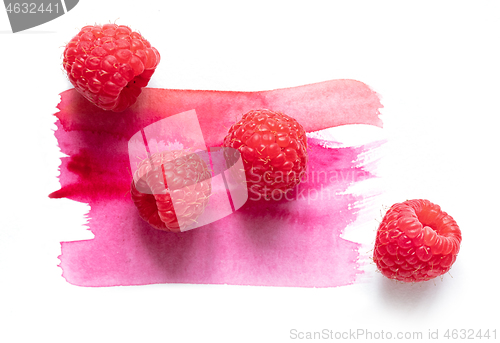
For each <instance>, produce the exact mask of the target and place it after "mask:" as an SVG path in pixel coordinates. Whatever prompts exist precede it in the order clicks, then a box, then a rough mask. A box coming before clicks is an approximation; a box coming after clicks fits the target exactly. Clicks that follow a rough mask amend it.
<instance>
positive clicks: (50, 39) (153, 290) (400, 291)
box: [0, 0, 500, 342]
mask: <svg viewBox="0 0 500 343" xmlns="http://www.w3.org/2000/svg"><path fill="white" fill-rule="evenodd" d="M403 3H404V4H403ZM115 20H116V21H117V23H118V24H125V25H130V26H131V27H132V28H133V29H136V30H139V31H140V32H141V33H142V34H143V35H144V36H145V37H146V38H147V39H148V40H149V41H150V42H151V43H152V44H153V45H154V46H155V47H156V48H157V49H158V50H159V51H160V53H161V56H162V61H161V63H160V65H159V67H158V69H157V71H156V73H155V74H154V76H153V78H152V81H151V82H150V84H149V87H158V88H178V89H213V90H242V91H257V90H267V89H275V88H282V87H292V86H299V85H303V84H308V83H315V82H320V81H325V80H330V79H339V78H348V79H356V80H359V81H362V82H365V83H366V84H368V85H369V86H370V87H372V88H373V89H374V90H375V91H376V92H378V93H379V94H380V95H381V98H382V103H383V105H384V108H383V109H382V114H383V115H382V118H383V121H384V125H385V126H384V129H383V130H381V132H382V133H383V136H384V137H386V138H387V139H388V141H389V143H388V144H387V146H386V149H385V150H384V156H383V159H382V161H381V163H380V175H382V176H383V178H382V180H383V184H384V186H383V187H384V190H385V193H384V195H383V196H381V197H380V198H379V199H378V200H377V201H378V202H379V203H378V208H379V209H380V210H382V209H383V206H387V205H391V204H392V203H394V202H400V201H404V200H406V199H412V198H427V199H429V200H431V201H433V202H435V203H437V204H439V205H441V207H442V208H443V209H444V210H445V211H447V212H448V213H449V214H451V215H452V216H453V217H454V218H455V219H456V221H457V222H458V224H459V225H460V227H461V229H462V233H463V243H462V249H461V251H460V254H459V256H458V259H457V262H456V263H455V265H454V266H453V268H452V269H451V275H452V276H453V277H452V276H450V275H449V274H447V275H446V276H445V277H444V278H443V280H442V281H441V279H439V278H438V279H437V280H436V281H435V282H433V281H430V282H426V283H423V284H415V285H409V284H400V283H395V282H391V281H390V280H386V279H384V277H383V276H381V275H380V274H379V273H375V266H374V265H369V266H368V267H367V274H366V278H365V279H364V280H363V282H361V283H358V284H356V285H352V286H345V287H339V288H326V289H307V288H279V287H249V286H227V285H226V286H218V285H184V284H176V285H171V284H166V285H151V286H135V287H111V288H83V287H77V286H72V285H70V284H68V283H66V281H65V280H64V279H63V278H62V277H61V269H60V268H59V267H57V264H58V263H59V260H58V259H57V256H58V255H59V254H60V243H59V242H60V241H67V240H78V239H89V238H91V237H92V234H91V233H90V232H89V231H86V230H85V227H84V226H83V224H84V223H85V222H86V218H85V213H87V211H88V206H87V205H85V204H81V203H77V202H73V201H70V200H67V199H58V200H54V199H49V198H48V194H49V193H51V192H52V191H55V190H57V189H59V183H58V180H57V175H58V166H59V164H60V160H59V158H60V157H61V156H63V155H62V154H61V153H60V151H59V149H58V147H57V141H56V139H55V137H54V135H53V130H55V125H54V122H55V117H54V116H53V115H52V114H53V113H54V112H56V108H55V106H56V105H57V104H58V102H59V96H58V94H59V93H60V92H62V91H64V90H65V89H68V88H71V85H70V84H69V82H68V81H67V79H66V77H65V75H64V73H63V69H62V66H61V61H62V59H61V57H62V52H63V47H64V44H65V43H66V42H67V41H69V40H70V39H71V37H72V36H73V35H75V34H76V33H77V32H78V30H79V28H81V27H82V26H84V25H86V24H94V23H107V22H109V21H111V22H113V21H115ZM0 31H1V32H0V47H1V50H0V66H1V67H2V75H1V76H0V80H1V82H0V99H1V102H0V103H1V106H2V107H1V123H2V134H1V135H0V156H1V157H2V162H1V163H2V165H1V167H2V168H1V169H0V175H1V180H2V192H1V193H0V194H1V196H2V197H1V199H2V206H1V216H0V341H2V342H22V341H24V342H28V341H29V342H39V341H42V340H43V341H50V342H118V341H121V342H139V341H141V342H207V341H217V342H289V341H305V340H299V339H295V340H293V339H291V335H290V330H291V329H296V330H298V331H301V332H307V331H321V330H323V329H328V330H333V331H334V332H335V331H338V332H344V331H349V330H357V329H367V330H371V331H372V332H379V333H380V332H381V331H382V330H383V331H384V332H387V331H390V332H392V333H393V334H394V335H395V334H396V332H398V331H401V332H405V331H411V332H413V331H421V332H423V337H424V338H426V337H427V335H428V332H429V330H432V331H435V330H436V329H439V334H440V335H441V337H442V335H443V334H444V332H445V330H446V329H474V330H479V329H482V330H483V332H484V330H486V329H489V330H490V333H491V331H492V330H494V329H496V330H497V339H500V326H499V325H498V323H499V320H498V319H499V318H498V317H499V316H498V306H499V297H498V293H497V290H498V278H497V270H498V256H499V255H498V240H499V238H500V234H499V229H500V228H499V219H498V217H497V214H498V205H499V202H498V199H497V195H498V194H499V191H500V189H499V183H498V178H499V175H498V162H497V159H498V156H499V155H498V150H497V149H498V139H497V138H496V137H497V136H498V135H497V131H498V122H499V121H498V117H499V115H500V113H499V112H500V111H499V103H500V102H499V98H500V86H499V85H500V83H499V78H500V67H499V66H500V53H499V52H500V49H499V44H500V2H498V1H475V2H472V1H471V2H468V3H464V2H460V1H458V2H457V1H454V2H445V1H419V2H415V3H414V5H408V4H406V2H402V1H390V2H389V1H343V2H334V1H328V2H317V1H310V2H307V4H306V2H300V3H299V2H292V1H290V2H289V1H279V2H271V1H262V2H261V1H251V2H250V1H249V2H246V3H242V2H235V1H227V2H214V1H206V2H202V1H199V2H196V1H175V2H174V1H159V0H158V1H148V0H141V1H134V2H130V3H129V4H126V2H125V1H118V0H109V1H102V0H81V1H80V3H79V4H78V5H77V6H76V7H75V8H74V9H73V10H72V11H70V12H68V13H67V14H66V15H64V16H62V17H60V18H58V19H56V20H53V21H52V22H49V23H46V24H44V25H41V26H38V27H35V28H32V29H30V30H27V31H24V32H20V33H16V34H12V33H10V26H9V23H8V19H7V14H6V12H5V11H3V10H0ZM358 129H359V130H351V131H349V129H348V130H347V131H346V130H342V129H340V130H339V135H341V134H344V136H345V137H347V138H351V139H353V141H356V140H359V141H362V140H363V139H364V134H363V132H365V131H364V130H363V128H358ZM353 132H354V133H353ZM356 132H358V135H360V136H356V135H355V133H356ZM366 132H368V133H369V132H371V133H373V130H371V129H367V131H366ZM377 132H378V131H377ZM346 133H347V134H348V135H347V136H346V135H345V134H346ZM378 133H380V132H378ZM378 133H377V134H378ZM378 217H380V216H378ZM373 219H374V220H373V225H371V226H370V227H369V228H363V229H360V230H358V231H357V232H358V233H357V239H358V240H359V241H361V242H364V243H366V244H371V243H373V238H374V235H375V230H376V221H375V219H380V218H376V216H375V217H374V218H373ZM368 250H369V247H367V249H366V251H363V253H364V254H365V255H366V256H369V252H368ZM491 340H492V339H490V341H491ZM450 341H452V340H450ZM483 341H484V339H483Z"/></svg>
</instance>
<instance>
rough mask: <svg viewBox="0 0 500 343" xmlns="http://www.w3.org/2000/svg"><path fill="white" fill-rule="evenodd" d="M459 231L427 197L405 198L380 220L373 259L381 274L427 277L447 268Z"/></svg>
mask: <svg viewBox="0 0 500 343" xmlns="http://www.w3.org/2000/svg"><path fill="white" fill-rule="evenodd" d="M461 241H462V234H461V232H460V229H459V228H458V225H457V223H456V222H455V220H454V219H453V218H452V217H451V216H450V215H448V214H447V213H446V212H444V211H442V210H441V208H440V207H439V206H438V205H435V204H433V203H431V202H430V201H429V200H422V199H420V200H408V201H405V202H403V203H397V204H394V205H392V207H391V208H390V209H389V211H387V213H386V214H385V216H384V219H383V220H382V223H380V226H379V228H378V231H377V238H376V241H375V249H374V254H373V260H374V261H375V263H376V264H377V267H378V269H379V270H380V271H381V272H382V274H383V275H385V276H386V277H388V278H390V279H396V280H399V281H404V282H419V281H427V280H430V279H433V278H435V277H436V276H439V275H443V274H444V273H446V272H448V270H450V268H451V265H452V264H453V263H454V262H455V260H456V258H457V254H458V251H459V250H460V243H461Z"/></svg>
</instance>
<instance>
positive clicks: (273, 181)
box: [224, 110, 307, 200]
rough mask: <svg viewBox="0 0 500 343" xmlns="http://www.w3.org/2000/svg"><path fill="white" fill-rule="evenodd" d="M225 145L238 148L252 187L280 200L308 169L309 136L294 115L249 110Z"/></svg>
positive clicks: (231, 131)
mask: <svg viewBox="0 0 500 343" xmlns="http://www.w3.org/2000/svg"><path fill="white" fill-rule="evenodd" d="M224 146H226V147H231V148H234V149H238V151H239V152H240V153H241V156H242V159H243V165H244V168H245V176H246V179H247V183H248V184H249V187H248V188H249V190H250V191H251V192H252V193H254V194H256V195H259V198H260V196H264V197H265V198H266V199H269V198H271V197H272V198H273V199H276V200H277V199H281V196H282V194H283V193H285V192H287V191H289V190H291V189H292V188H294V187H295V186H296V185H297V184H299V183H300V180H301V178H302V176H303V175H304V173H305V171H306V164H307V138H306V132H305V131H304V128H303V127H302V126H301V125H300V124H299V123H298V122H297V121H296V120H295V119H293V118H291V117H289V116H287V115H285V114H282V113H279V112H273V111H270V110H256V111H250V112H248V113H246V114H244V115H243V118H242V119H241V120H240V121H239V122H237V123H236V124H234V125H233V126H231V128H230V129H229V133H228V134H227V136H226V138H225V139H224Z"/></svg>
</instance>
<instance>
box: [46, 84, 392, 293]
mask: <svg viewBox="0 0 500 343" xmlns="http://www.w3.org/2000/svg"><path fill="white" fill-rule="evenodd" d="M381 107H382V105H381V103H380V99H379V97H378V96H377V94H376V93H375V92H374V91H372V90H371V89H370V88H369V87H368V86H367V85H365V84H363V83H361V82H359V81H354V80H332V81H327V82H322V83H317V84H312V85H306V86H300V87H294V88H287V89H279V90H272V91H262V92H224V91H195V90H167V89H151V88H148V89H144V90H143V93H142V94H141V96H140V97H139V100H138V102H137V103H136V104H135V105H134V106H132V107H131V108H129V109H128V110H126V111H125V112H122V113H112V112H106V111H102V110H99V109H98V108H96V107H94V106H93V105H91V104H90V103H88V101H86V100H84V99H83V98H82V97H81V96H80V95H79V94H78V93H76V91H74V90H68V91H65V92H63V93H61V102H60V104H59V105H58V108H59V110H60V112H58V113H56V114H55V115H56V116H57V118H58V121H57V122H56V125H57V131H56V132H55V135H56V138H57V140H58V143H59V147H60V148H61V151H62V152H63V153H65V154H67V155H68V157H64V158H62V163H61V167H60V170H61V175H60V177H59V180H60V183H61V189H60V190H58V191H55V192H53V193H52V194H50V197H51V198H68V199H72V200H75V201H79V202H84V203H88V204H89V205H90V208H91V209H90V211H89V214H88V217H89V223H88V226H89V229H90V230H91V232H92V233H93V234H94V235H95V238H94V239H91V240H83V241H73V242H62V243H61V246H62V254H61V256H60V257H59V258H60V260H61V264H60V267H61V268H62V270H63V277H64V278H65V279H66V280H67V281H68V282H69V283H71V284H74V285H79V286H97V287H102V286H117V285H145V284H154V283H194V284H234V285H261V286H294V287H335V286H342V285H348V284H352V283H354V282H355V281H356V278H357V277H358V275H360V274H361V273H362V271H361V270H360V268H359V262H358V258H359V252H358V248H359V244H357V243H353V242H350V241H347V240H344V239H342V238H340V235H341V233H342V232H343V230H344V229H345V228H346V226H347V225H349V224H350V223H352V222H353V221H354V220H355V219H356V218H357V211H358V210H357V209H355V207H354V206H353V204H354V203H356V202H358V201H359V200H362V199H363V196H361V195H356V196H355V195H350V194H342V195H339V194H341V193H342V192H344V191H345V190H346V189H347V188H348V187H349V186H350V185H352V184H353V183H356V182H359V181H361V180H364V179H367V178H371V177H374V175H373V173H372V170H371V168H370V167H368V166H366V165H363V164H362V163H360V161H359V156H360V155H362V154H365V153H367V152H370V151H371V150H373V149H375V148H376V147H377V146H379V145H380V144H381V143H380V142H378V143H374V144H371V145H365V146H360V147H344V148H327V147H325V144H323V143H324V142H321V141H319V140H317V139H312V138H310V139H309V140H308V144H309V168H308V179H307V180H306V182H303V183H302V184H300V185H299V187H298V188H297V189H295V190H294V191H293V192H292V193H291V194H290V195H289V199H288V200H287V199H281V200H280V201H277V202H269V201H265V200H260V201H253V200H249V201H248V202H247V203H246V204H245V205H244V206H243V207H242V208H241V209H240V210H238V211H236V212H235V213H234V214H232V215H230V216H228V217H225V218H223V219H221V220H219V221H217V222H214V223H211V224H209V225H206V226H203V227H200V228H197V229H195V230H190V231H187V232H183V233H179V234H173V233H168V232H161V231H158V230H155V229H153V228H151V227H150V226H149V225H148V224H147V223H145V222H144V221H143V220H142V219H141V218H140V217H139V215H138V212H137V210H136V208H135V207H134V204H133V202H132V200H131V199H130V194H129V193H128V192H129V187H130V183H131V180H132V176H131V174H130V167H129V166H130V164H129V157H128V151H127V143H128V140H129V139H130V137H132V135H133V134H135V133H136V132H137V131H139V130H140V129H141V128H144V127H146V126H147V125H149V124H152V123H154V122H156V121H158V120H161V119H163V118H166V117H169V116H171V115H174V114H177V113H181V112H185V111H189V110H192V109H195V110H196V113H197V115H198V119H199V121H200V126H201V129H202V132H203V135H204V138H205V141H206V143H207V145H208V146H219V145H220V144H221V143H222V140H223V138H224V136H225V135H226V133H227V129H228V128H229V127H230V126H231V125H232V124H233V123H234V122H235V120H236V119H237V118H240V117H241V115H242V114H243V113H245V112H247V111H249V110H252V109H259V108H268V109H271V110H276V111H281V112H283V113H286V114H288V115H290V116H292V117H294V118H296V119H297V120H298V121H299V122H300V123H301V124H302V125H303V126H304V128H305V129H306V131H308V132H313V131H318V130H322V129H326V128H330V127H335V126H340V125H348V124H368V125H375V126H379V127H381V126H382V122H381V120H380V118H379V109H380V108H381ZM320 172H322V173H320ZM318 175H322V176H318ZM324 175H329V176H330V177H324ZM333 176H335V177H333Z"/></svg>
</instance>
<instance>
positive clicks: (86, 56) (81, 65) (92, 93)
mask: <svg viewBox="0 0 500 343" xmlns="http://www.w3.org/2000/svg"><path fill="white" fill-rule="evenodd" d="M159 62H160V54H159V53H158V51H157V50H156V49H155V48H153V47H152V46H151V44H150V43H149V42H148V41H147V40H146V39H144V37H142V36H141V35H140V34H139V33H137V32H132V30H131V29H130V28H129V27H127V26H123V25H120V26H118V25H116V24H105V25H102V26H101V25H94V26H85V27H83V28H82V29H81V30H80V32H79V33H78V34H77V35H76V36H75V37H73V39H71V41H70V42H69V43H68V44H67V45H66V49H65V50H64V60H63V65H64V69H65V70H66V72H67V74H68V78H69V81H70V82H71V83H72V84H73V86H75V89H76V90H77V91H78V92H79V93H80V94H82V95H83V96H84V97H85V98H87V99H88V100H89V101H90V102H92V103H93V104H94V105H96V106H98V107H100V108H102V109H105V110H112V111H115V112H120V111H123V110H125V109H126V108H127V107H129V106H131V105H133V104H134V103H135V101H136V100H137V97H138V96H139V94H141V89H142V87H145V86H146V85H147V84H148V82H149V79H151V76H152V75H153V73H154V71H155V69H156V66H157V65H158V63H159Z"/></svg>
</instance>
